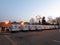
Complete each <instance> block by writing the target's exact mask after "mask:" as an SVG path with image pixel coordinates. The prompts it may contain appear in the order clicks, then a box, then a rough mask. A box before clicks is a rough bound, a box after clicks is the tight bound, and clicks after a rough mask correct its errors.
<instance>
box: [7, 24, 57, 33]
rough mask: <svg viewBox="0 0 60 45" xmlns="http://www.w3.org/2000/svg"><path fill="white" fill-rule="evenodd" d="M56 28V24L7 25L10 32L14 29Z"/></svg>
mask: <svg viewBox="0 0 60 45" xmlns="http://www.w3.org/2000/svg"><path fill="white" fill-rule="evenodd" d="M55 28H56V29H57V28H58V25H24V26H20V25H19V24H11V25H10V26H9V27H7V30H9V31H10V32H14V31H29V30H42V29H55Z"/></svg>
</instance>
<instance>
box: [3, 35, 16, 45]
mask: <svg viewBox="0 0 60 45" xmlns="http://www.w3.org/2000/svg"><path fill="white" fill-rule="evenodd" d="M4 37H5V38H6V39H7V40H9V42H11V43H12V45H17V44H16V43H15V42H14V41H13V40H12V39H11V38H10V37H9V36H8V35H4Z"/></svg>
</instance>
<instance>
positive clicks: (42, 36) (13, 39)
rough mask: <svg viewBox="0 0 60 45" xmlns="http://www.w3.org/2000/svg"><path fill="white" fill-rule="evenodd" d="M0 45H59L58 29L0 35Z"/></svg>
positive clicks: (59, 33)
mask: <svg viewBox="0 0 60 45" xmlns="http://www.w3.org/2000/svg"><path fill="white" fill-rule="evenodd" d="M0 42H1V43H0V45H60V29H59V30H44V31H33V32H18V33H7V34H5V35H0Z"/></svg>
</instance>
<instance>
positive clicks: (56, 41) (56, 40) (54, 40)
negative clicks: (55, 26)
mask: <svg viewBox="0 0 60 45" xmlns="http://www.w3.org/2000/svg"><path fill="white" fill-rule="evenodd" d="M52 41H53V42H57V43H60V41H58V40H52Z"/></svg>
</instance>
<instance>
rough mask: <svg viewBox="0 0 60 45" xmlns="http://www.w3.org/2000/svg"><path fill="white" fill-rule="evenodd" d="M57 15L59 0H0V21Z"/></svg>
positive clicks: (59, 14)
mask: <svg viewBox="0 0 60 45" xmlns="http://www.w3.org/2000/svg"><path fill="white" fill-rule="evenodd" d="M37 15H39V16H41V17H43V16H45V17H46V19H47V17H49V16H50V17H51V16H52V17H53V18H55V17H59V16H60V0H0V22H1V21H6V20H11V21H28V22H29V20H30V19H31V18H36V16H37Z"/></svg>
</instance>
